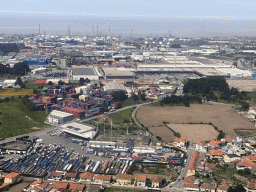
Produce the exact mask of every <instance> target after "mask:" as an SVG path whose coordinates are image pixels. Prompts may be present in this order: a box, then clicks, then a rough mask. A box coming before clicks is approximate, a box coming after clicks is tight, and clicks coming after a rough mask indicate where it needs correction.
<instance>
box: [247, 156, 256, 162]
mask: <svg viewBox="0 0 256 192" xmlns="http://www.w3.org/2000/svg"><path fill="white" fill-rule="evenodd" d="M245 159H248V160H251V161H256V155H249V156H246V157H245Z"/></svg>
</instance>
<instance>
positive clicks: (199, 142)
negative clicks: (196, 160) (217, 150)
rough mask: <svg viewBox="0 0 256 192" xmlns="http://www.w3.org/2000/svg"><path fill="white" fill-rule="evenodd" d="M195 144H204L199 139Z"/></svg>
mask: <svg viewBox="0 0 256 192" xmlns="http://www.w3.org/2000/svg"><path fill="white" fill-rule="evenodd" d="M196 144H198V145H201V146H204V144H203V143H202V142H201V141H196Z"/></svg>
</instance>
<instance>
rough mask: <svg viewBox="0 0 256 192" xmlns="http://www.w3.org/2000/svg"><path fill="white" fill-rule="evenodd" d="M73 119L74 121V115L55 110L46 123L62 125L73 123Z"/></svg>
mask: <svg viewBox="0 0 256 192" xmlns="http://www.w3.org/2000/svg"><path fill="white" fill-rule="evenodd" d="M73 119H74V115H73V114H70V113H65V112H62V111H57V110H53V111H52V112H51V113H50V114H49V116H48V117H47V119H46V122H48V123H50V124H62V123H66V122H68V121H72V120H73Z"/></svg>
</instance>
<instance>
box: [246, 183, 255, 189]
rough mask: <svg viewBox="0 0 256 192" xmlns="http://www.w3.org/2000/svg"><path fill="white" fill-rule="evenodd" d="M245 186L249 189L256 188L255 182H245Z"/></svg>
mask: <svg viewBox="0 0 256 192" xmlns="http://www.w3.org/2000/svg"><path fill="white" fill-rule="evenodd" d="M247 187H248V188H249V189H256V183H253V182H248V183H247Z"/></svg>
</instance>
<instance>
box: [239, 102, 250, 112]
mask: <svg viewBox="0 0 256 192" xmlns="http://www.w3.org/2000/svg"><path fill="white" fill-rule="evenodd" d="M241 105H242V110H245V111H247V110H248V109H249V103H247V102H245V101H242V102H241Z"/></svg>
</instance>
